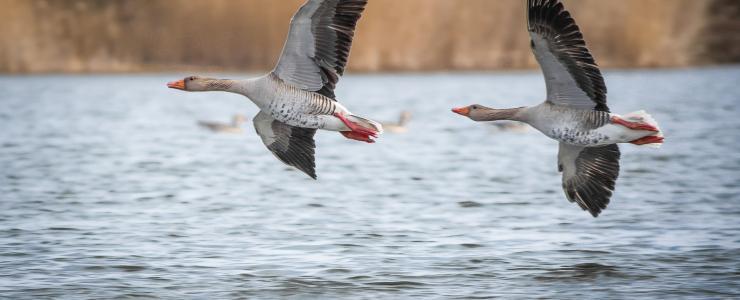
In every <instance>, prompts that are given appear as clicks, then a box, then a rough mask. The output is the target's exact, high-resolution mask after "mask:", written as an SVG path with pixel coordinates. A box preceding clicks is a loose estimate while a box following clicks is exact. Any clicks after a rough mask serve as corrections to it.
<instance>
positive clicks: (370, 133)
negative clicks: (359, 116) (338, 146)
mask: <svg viewBox="0 0 740 300" xmlns="http://www.w3.org/2000/svg"><path fill="white" fill-rule="evenodd" d="M334 116H335V117H337V118H338V119H339V120H341V121H342V123H344V125H346V126H347V127H348V128H349V129H350V130H352V131H351V133H352V136H353V137H358V138H360V137H362V136H365V137H367V138H369V137H374V138H377V137H378V132H377V131H375V130H373V129H370V128H365V127H362V126H360V125H359V124H357V123H355V122H352V121H350V120H347V118H346V117H345V116H344V115H342V114H340V113H335V114H334ZM342 134H344V133H342ZM344 136H345V137H347V138H350V137H349V136H348V135H344ZM352 139H355V138H352ZM363 141H366V140H363Z"/></svg>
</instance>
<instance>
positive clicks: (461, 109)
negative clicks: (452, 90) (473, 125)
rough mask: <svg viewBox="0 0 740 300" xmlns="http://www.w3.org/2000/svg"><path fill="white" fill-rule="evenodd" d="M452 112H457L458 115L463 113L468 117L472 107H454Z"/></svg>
mask: <svg viewBox="0 0 740 300" xmlns="http://www.w3.org/2000/svg"><path fill="white" fill-rule="evenodd" d="M452 112H454V113H456V114H458V115H462V116H466V117H467V116H468V115H469V114H470V108H469V107H467V106H466V107H458V108H453V109H452Z"/></svg>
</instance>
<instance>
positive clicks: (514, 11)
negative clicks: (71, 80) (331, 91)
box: [0, 0, 740, 73]
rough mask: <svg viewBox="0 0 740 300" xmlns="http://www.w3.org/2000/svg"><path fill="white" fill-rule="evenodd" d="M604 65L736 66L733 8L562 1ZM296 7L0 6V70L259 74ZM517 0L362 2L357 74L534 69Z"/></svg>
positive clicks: (695, 2) (661, 1) (240, 1)
mask: <svg viewBox="0 0 740 300" xmlns="http://www.w3.org/2000/svg"><path fill="white" fill-rule="evenodd" d="M564 2H565V4H566V6H567V7H568V8H569V9H570V10H571V12H572V13H573V15H574V16H575V18H576V20H577V21H578V23H579V24H580V26H581V28H582V30H583V32H584V35H585V36H586V39H587V42H588V44H589V46H590V48H591V49H592V51H593V52H594V54H595V55H596V57H597V61H598V62H599V63H600V64H601V65H603V66H607V67H676V66H690V65H697V64H706V63H719V62H737V61H738V60H739V59H740V49H739V48H738V45H740V41H739V40H738V39H739V37H738V32H739V31H738V29H740V24H739V23H738V22H740V20H739V19H740V18H738V17H737V16H738V15H740V1H737V0H620V1H605V0H564ZM302 3H303V0H209V1H191V0H117V1H110V0H0V7H2V10H0V72H11V73H12V72H123V71H168V70H183V69H200V70H204V69H207V70H239V71H252V70H255V71H256V70H267V69H270V68H271V67H272V65H273V64H274V62H275V61H276V60H277V56H278V55H279V52H280V49H281V48H282V44H283V41H284V37H285V34H286V31H287V29H288V21H289V19H290V17H291V15H292V14H293V12H294V11H295V10H296V9H297V8H298V7H299V6H300V5H301V4H302ZM524 22H525V16H524V0H402V1H401V0H370V4H369V5H368V9H367V11H366V13H365V15H364V17H363V19H362V20H361V21H360V25H359V27H358V32H357V36H356V39H355V46H354V48H353V52H352V57H351V61H350V69H352V70H353V71H427V70H487V69H512V68H531V67H534V66H535V64H534V59H533V58H532V55H531V53H530V52H529V45H528V36H527V34H526V27H525V23H524Z"/></svg>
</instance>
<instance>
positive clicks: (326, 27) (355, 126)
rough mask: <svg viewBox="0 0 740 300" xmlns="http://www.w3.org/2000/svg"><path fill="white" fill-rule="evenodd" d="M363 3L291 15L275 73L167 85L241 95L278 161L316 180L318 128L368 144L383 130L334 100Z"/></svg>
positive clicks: (315, 3) (311, 1)
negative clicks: (249, 103)
mask: <svg viewBox="0 0 740 300" xmlns="http://www.w3.org/2000/svg"><path fill="white" fill-rule="evenodd" d="M366 5H367V0H308V1H307V2H306V3H305V4H304V5H303V6H302V7H301V8H300V9H299V10H298V12H297V13H296V14H295V16H293V19H292V20H291V24H290V31H289V33H288V38H287V41H286V42H285V46H284V48H283V52H282V55H281V56H280V60H279V61H278V63H277V66H276V67H275V69H274V70H273V71H272V72H270V73H268V74H267V75H265V76H262V77H259V78H254V79H247V80H228V79H213V78H204V77H198V76H191V77H187V78H185V79H183V80H178V81H174V82H170V83H169V84H168V87H170V88H174V89H179V90H184V91H193V92H196V91H224V92H231V93H237V94H241V95H244V96H246V97H247V98H249V99H250V100H251V101H252V102H253V103H254V104H256V105H257V107H259V109H260V113H259V114H257V116H256V117H255V118H254V127H255V129H256V130H257V134H259V136H260V137H261V138H262V141H263V142H264V144H265V145H266V146H267V149H269V150H270V151H271V152H272V153H273V154H274V155H275V156H276V157H277V158H278V159H279V160H280V161H282V162H284V163H286V164H288V165H290V166H293V167H295V168H297V169H299V170H301V171H303V172H304V173H306V174H308V175H309V176H311V177H312V178H314V179H316V178H317V177H316V170H315V168H316V163H315V158H314V148H315V147H316V145H315V142H314V135H315V134H316V131H317V130H318V129H323V130H329V131H337V132H340V133H342V134H343V135H344V136H345V137H346V138H348V139H353V140H358V141H362V142H367V143H373V142H375V141H374V138H377V137H378V135H379V134H381V133H382V132H383V129H382V126H381V125H380V124H379V123H377V122H374V121H371V120H368V119H365V118H362V117H359V116H357V115H354V114H353V113H351V112H350V111H349V110H348V109H347V108H345V107H344V106H342V105H341V104H340V103H339V102H337V101H336V99H335V95H334V88H335V86H336V84H337V82H338V81H339V78H340V77H341V76H342V75H343V74H344V69H345V65H346V64H347V59H348V57H349V52H350V48H351V46H352V39H353V37H354V32H355V26H356V25H357V21H358V20H359V19H360V16H361V15H362V12H363V11H364V10H365V6H366Z"/></svg>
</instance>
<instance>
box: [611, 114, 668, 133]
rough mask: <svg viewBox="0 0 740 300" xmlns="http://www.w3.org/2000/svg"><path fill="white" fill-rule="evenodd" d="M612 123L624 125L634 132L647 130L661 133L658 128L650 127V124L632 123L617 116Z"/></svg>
mask: <svg viewBox="0 0 740 300" xmlns="http://www.w3.org/2000/svg"><path fill="white" fill-rule="evenodd" d="M612 123H614V124H618V125H622V126H624V127H627V128H629V129H632V130H645V131H653V132H658V131H660V130H659V129H658V128H657V127H655V126H653V125H650V124H648V123H641V122H630V121H627V120H625V119H622V118H620V117H616V116H614V117H612Z"/></svg>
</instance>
